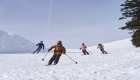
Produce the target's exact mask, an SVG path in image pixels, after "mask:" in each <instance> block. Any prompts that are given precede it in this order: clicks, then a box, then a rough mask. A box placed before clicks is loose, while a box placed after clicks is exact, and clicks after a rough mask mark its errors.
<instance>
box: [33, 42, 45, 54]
mask: <svg viewBox="0 0 140 80" xmlns="http://www.w3.org/2000/svg"><path fill="white" fill-rule="evenodd" d="M36 46H38V48H37V49H36V50H35V51H34V52H33V54H34V53H35V52H37V54H38V53H39V52H40V50H41V49H42V47H43V49H44V44H43V41H41V42H40V43H38V44H37V45H36Z"/></svg>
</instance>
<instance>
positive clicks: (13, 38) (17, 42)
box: [0, 30, 36, 53]
mask: <svg viewBox="0 0 140 80" xmlns="http://www.w3.org/2000/svg"><path fill="white" fill-rule="evenodd" d="M35 45H36V44H34V43H33V42H31V41H28V40H26V39H24V38H22V37H20V36H18V35H16V34H14V33H7V32H5V31H2V30H0V53H25V52H29V51H28V49H30V48H32V47H33V46H35Z"/></svg>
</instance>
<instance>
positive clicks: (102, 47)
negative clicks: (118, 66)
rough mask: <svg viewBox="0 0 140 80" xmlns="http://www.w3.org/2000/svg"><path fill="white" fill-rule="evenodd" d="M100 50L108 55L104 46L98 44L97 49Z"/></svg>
mask: <svg viewBox="0 0 140 80" xmlns="http://www.w3.org/2000/svg"><path fill="white" fill-rule="evenodd" d="M98 48H99V49H100V50H101V52H102V53H103V54H108V53H107V52H106V51H105V50H104V46H103V45H102V44H100V43H99V44H98V46H97V49H98Z"/></svg>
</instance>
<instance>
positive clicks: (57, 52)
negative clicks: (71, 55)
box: [48, 41, 66, 65]
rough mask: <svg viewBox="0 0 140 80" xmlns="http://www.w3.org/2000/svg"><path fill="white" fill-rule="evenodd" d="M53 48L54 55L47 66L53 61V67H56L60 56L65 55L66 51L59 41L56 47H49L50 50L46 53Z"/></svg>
mask: <svg viewBox="0 0 140 80" xmlns="http://www.w3.org/2000/svg"><path fill="white" fill-rule="evenodd" d="M53 48H54V53H53V56H52V57H51V58H50V60H49V62H48V65H51V64H52V62H53V61H54V65H56V64H57V63H58V61H59V59H60V56H61V55H62V54H65V53H66V49H65V47H63V45H62V42H61V41H58V42H57V45H54V46H52V47H50V49H48V52H49V51H50V50H52V49H53Z"/></svg>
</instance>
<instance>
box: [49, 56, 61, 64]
mask: <svg viewBox="0 0 140 80" xmlns="http://www.w3.org/2000/svg"><path fill="white" fill-rule="evenodd" d="M59 59H60V55H53V56H52V57H51V59H50V60H49V63H50V64H52V62H53V61H54V63H55V64H57V63H58V61H59Z"/></svg>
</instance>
